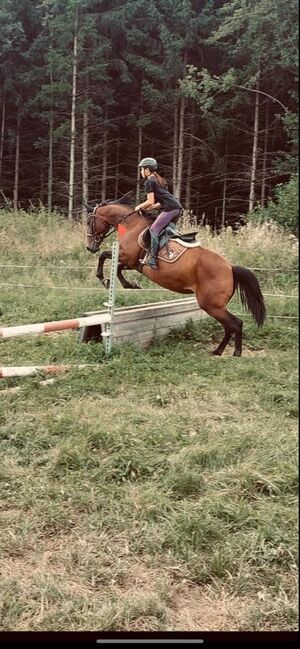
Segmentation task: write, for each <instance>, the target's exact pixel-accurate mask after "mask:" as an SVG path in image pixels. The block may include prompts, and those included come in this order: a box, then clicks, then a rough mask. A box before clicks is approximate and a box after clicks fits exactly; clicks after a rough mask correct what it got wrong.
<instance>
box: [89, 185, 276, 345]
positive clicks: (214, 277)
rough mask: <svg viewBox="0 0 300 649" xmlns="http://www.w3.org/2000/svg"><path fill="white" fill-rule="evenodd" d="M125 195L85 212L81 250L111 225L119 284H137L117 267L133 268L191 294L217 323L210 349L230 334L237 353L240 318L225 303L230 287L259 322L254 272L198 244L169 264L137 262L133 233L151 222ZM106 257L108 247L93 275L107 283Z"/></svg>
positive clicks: (260, 302)
mask: <svg viewBox="0 0 300 649" xmlns="http://www.w3.org/2000/svg"><path fill="white" fill-rule="evenodd" d="M128 202H129V201H128V199H127V195H125V196H124V197H123V198H121V199H119V200H115V201H103V202H102V203H101V204H100V205H96V207H95V208H94V210H93V212H92V214H89V215H88V217H87V222H86V225H87V250H89V251H90V252H92V253H96V252H98V251H99V249H100V246H101V243H102V242H103V240H104V239H105V238H106V237H107V236H109V234H111V232H113V231H114V230H118V236H119V241H120V245H119V264H118V271H117V276H118V279H119V280H120V282H121V284H122V286H123V287H124V288H140V287H139V285H138V284H137V283H136V282H128V281H127V280H126V279H125V277H124V276H123V275H122V270H126V269H130V270H137V271H138V272H140V273H142V274H143V275H144V276H145V277H148V278H149V279H150V280H151V281H152V282H154V283H155V284H158V286H162V287H163V288H166V289H169V290H170V291H175V292H176V293H194V294H195V296H196V299H197V302H198V304H199V307H200V308H201V309H203V310H204V311H206V313H208V315H210V316H212V317H213V318H215V320H217V321H218V322H220V323H221V325H222V326H223V328H224V337H223V339H222V340H221V342H220V344H219V345H218V347H217V348H216V349H215V350H214V351H213V352H212V354H214V355H217V356H221V354H222V353H223V352H224V349H225V347H226V346H227V344H228V343H229V341H230V339H231V337H232V336H233V335H234V353H233V356H241V354H242V328H243V321H242V320H240V319H239V318H237V317H236V316H235V315H233V314H232V313H230V312H229V311H228V310H227V309H226V306H227V304H228V302H229V301H230V300H231V298H232V296H233V294H234V293H235V291H236V290H238V291H239V294H240V298H241V302H242V305H243V306H244V308H245V309H246V310H247V311H248V312H249V313H251V315H252V316H253V318H254V320H255V322H256V324H257V325H258V326H262V324H263V322H264V320H265V316H266V307H265V303H264V298H263V295H262V292H261V289H260V286H259V283H258V280H257V278H256V276H255V274H254V273H253V272H252V271H251V270H249V269H248V268H245V267H243V266H232V265H231V264H230V263H229V262H228V261H226V259H224V258H223V257H222V256H221V255H219V254H217V253H216V252H214V251H212V250H208V249H207V248H202V247H194V248H188V249H187V250H186V251H185V252H184V254H182V255H181V256H180V257H179V258H178V259H177V260H176V261H174V263H168V262H166V261H163V260H158V267H157V270H155V269H152V268H150V267H149V266H146V265H143V266H141V264H140V261H139V259H140V257H141V252H142V248H141V246H140V245H139V243H138V237H139V235H140V234H141V232H142V231H143V230H145V228H147V227H148V226H150V225H151V223H152V222H153V216H152V217H151V216H149V214H147V212H143V213H141V212H136V211H133V206H132V205H129V204H128ZM106 259H111V252H110V251H104V252H102V254H101V255H100V257H99V263H98V269H97V273H96V274H97V277H98V279H99V280H100V281H101V282H102V283H103V284H104V285H105V286H106V287H107V284H106V282H107V280H105V279H104V275H103V265H104V262H105V260H106Z"/></svg>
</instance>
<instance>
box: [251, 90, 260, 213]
mask: <svg viewBox="0 0 300 649" xmlns="http://www.w3.org/2000/svg"><path fill="white" fill-rule="evenodd" d="M256 90H259V81H257V82H256ZM258 129H259V93H258V92H256V93H255V113H254V130H253V148H252V164H251V176H250V194H249V212H251V211H252V210H253V208H254V205H255V181H256V163H257V143H258Z"/></svg>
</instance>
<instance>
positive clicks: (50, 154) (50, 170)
mask: <svg viewBox="0 0 300 649" xmlns="http://www.w3.org/2000/svg"><path fill="white" fill-rule="evenodd" d="M52 186H53V114H52V113H51V117H50V120H49V152H48V212H51V210H52Z"/></svg>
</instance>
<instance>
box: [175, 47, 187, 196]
mask: <svg viewBox="0 0 300 649" xmlns="http://www.w3.org/2000/svg"><path fill="white" fill-rule="evenodd" d="M186 64H187V54H186V52H184V56H183V72H184V74H185V70H186ZM185 105H186V101H185V97H184V96H182V97H181V98H180V116H179V134H178V166H177V186H176V194H175V196H176V198H178V200H179V201H180V196H181V187H182V174H183V150H184V118H185Z"/></svg>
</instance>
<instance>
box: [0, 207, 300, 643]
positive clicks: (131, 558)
mask: <svg viewBox="0 0 300 649" xmlns="http://www.w3.org/2000/svg"><path fill="white" fill-rule="evenodd" d="M184 226H185V228H186V229H188V227H187V226H188V223H185V224H184ZM198 238H199V240H200V241H201V243H202V245H203V246H205V247H209V248H211V249H214V250H217V251H219V252H220V253H221V254H223V255H225V256H226V258H227V259H228V260H229V261H230V262H231V263H233V264H238V265H244V266H247V267H250V268H255V269H258V270H255V271H254V272H255V273H256V275H257V277H258V279H259V281H260V284H261V287H262V291H263V293H264V295H265V300H266V304H267V313H268V315H267V320H266V323H265V325H264V326H263V327H262V328H261V329H257V328H256V326H255V324H254V322H253V320H252V319H251V317H249V316H248V315H247V314H243V316H242V318H243V320H244V354H243V356H242V358H240V359H239V358H233V357H232V352H233V347H230V348H229V350H228V353H226V354H224V356H223V357H221V358H218V357H213V356H210V355H209V352H210V351H211V350H212V349H213V347H214V346H216V344H217V342H218V341H219V340H220V339H221V337H222V335H223V333H222V330H221V327H220V326H219V325H218V323H216V322H215V321H214V320H212V319H210V318H207V319H205V320H204V321H201V322H199V323H197V324H192V323H188V324H187V325H186V327H185V328H184V329H182V330H179V331H173V332H170V333H169V334H168V336H167V337H166V338H165V339H164V340H162V341H157V342H154V343H153V344H152V345H151V346H150V347H149V348H148V349H147V350H141V349H138V348H136V347H135V345H134V340H133V341H132V343H131V344H128V345H124V346H122V347H120V348H115V349H113V353H112V355H111V356H110V357H109V358H105V355H104V350H103V347H102V345H101V343H90V344H80V343H79V340H78V332H68V333H52V334H50V335H42V336H24V337H20V338H12V339H7V340H2V341H1V342H0V366H9V365H34V364H38V365H47V364H56V363H57V364H61V363H70V364H72V365H76V364H84V363H88V364H93V365H94V367H93V368H89V367H87V368H82V369H76V368H74V369H71V370H70V371H68V372H65V373H63V374H59V375H57V377H56V378H55V381H54V382H51V383H50V384H49V383H46V384H45V383H41V381H42V380H43V379H45V378H46V377H43V375H41V376H35V377H28V378H23V379H18V378H15V379H5V380H1V385H0V445H1V472H0V476H1V483H0V484H1V526H0V529H1V532H0V535H1V554H0V574H1V588H0V590H1V629H2V631H12V630H15V631H87V630H90V631H94V630H98V631H99V630H101V631H124V630H126V631H224V630H225V631H257V630H258V631H283V630H287V631H291V630H296V629H297V628H298V618H297V611H298V606H297V581H298V570H297V565H296V561H297V527H298V526H297V511H298V508H297V475H298V471H297V457H298V456H297V419H298V401H297V376H298V375H297V360H296V359H297V329H298V321H297V315H298V300H297V273H296V268H297V259H298V249H297V240H296V239H295V237H293V236H291V235H289V234H286V233H285V232H284V231H283V230H281V229H279V228H278V227H275V225H272V224H271V223H264V224H262V225H251V224H248V225H247V226H244V227H242V228H241V229H240V230H239V231H238V232H236V233H233V231H232V230H231V229H230V228H227V229H226V230H224V231H223V232H222V234H220V235H214V234H212V233H211V231H210V230H209V229H208V228H200V229H199V234H198ZM107 245H108V246H110V245H111V240H109V241H108V244H107ZM0 251H1V258H0V264H1V268H0V277H1V279H0V284H1V286H0V289H1V293H0V294H1V298H0V325H1V326H5V325H18V324H26V323H34V322H44V321H49V320H56V319H62V318H73V317H78V316H80V315H82V314H83V313H84V312H85V311H88V310H95V309H98V308H99V309H101V308H102V305H103V302H104V301H105V300H106V299H107V293H106V292H105V290H104V289H103V288H102V289H101V288H100V285H99V283H98V280H97V279H96V276H95V271H96V266H97V259H96V257H93V256H91V255H89V253H87V252H86V249H85V231H84V227H83V226H82V225H80V224H78V225H70V224H69V223H68V222H66V221H65V220H63V219H62V218H61V217H59V216H57V215H51V216H50V215H48V214H47V213H46V212H43V211H41V212H38V213H36V214H25V213H22V212H19V213H18V214H15V213H13V212H5V211H1V213H0ZM108 273H109V265H108V267H107V275H108ZM134 275H135V273H131V277H133V276H134ZM139 281H140V282H141V285H142V286H143V289H142V290H141V291H124V290H121V287H120V285H119V284H118V291H117V299H116V301H117V306H121V305H129V304H135V303H136V304H138V303H144V302H156V301H158V300H166V299H172V298H178V295H176V294H170V293H169V292H166V291H163V290H158V289H157V287H156V286H155V285H154V284H150V283H149V282H148V281H147V280H146V279H144V278H139ZM230 310H231V311H232V312H233V313H236V314H241V313H243V310H242V306H241V304H240V303H239V301H238V299H237V298H236V297H234V298H233V300H232V302H231V305H230ZM13 387H15V388H16V387H19V388H20V389H19V390H11V388H13Z"/></svg>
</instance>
